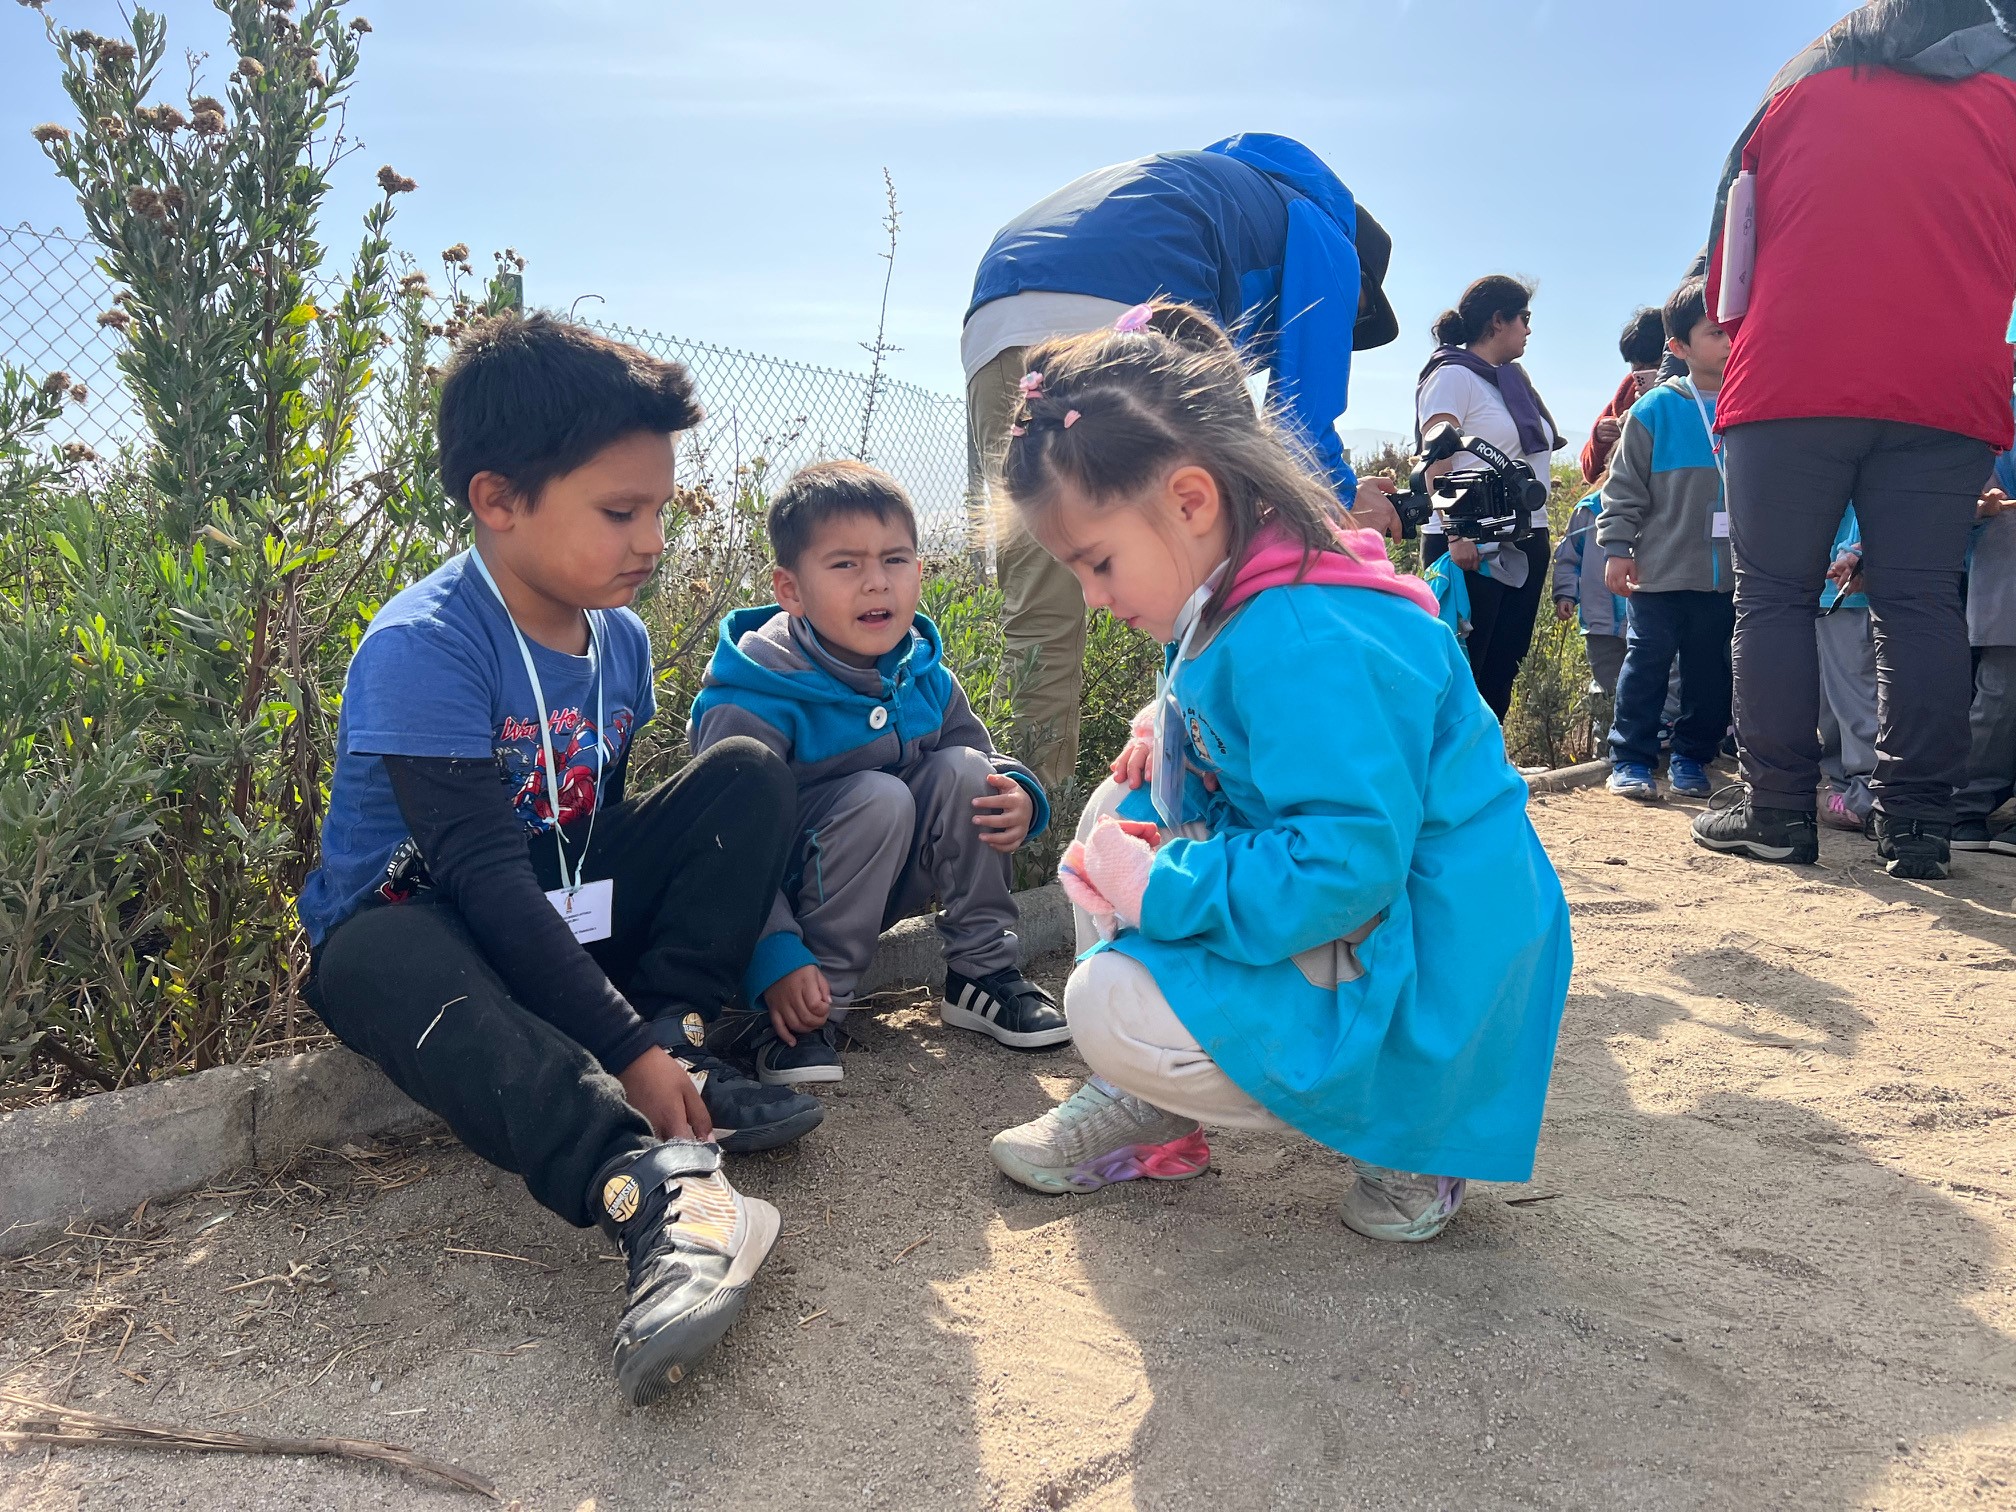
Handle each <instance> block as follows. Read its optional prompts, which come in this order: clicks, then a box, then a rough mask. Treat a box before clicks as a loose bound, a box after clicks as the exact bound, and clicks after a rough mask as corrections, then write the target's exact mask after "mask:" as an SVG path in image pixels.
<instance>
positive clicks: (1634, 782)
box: [1603, 761, 1659, 803]
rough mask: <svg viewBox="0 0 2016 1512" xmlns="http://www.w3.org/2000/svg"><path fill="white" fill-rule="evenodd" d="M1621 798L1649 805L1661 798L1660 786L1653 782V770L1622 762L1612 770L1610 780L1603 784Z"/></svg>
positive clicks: (1635, 763)
mask: <svg viewBox="0 0 2016 1512" xmlns="http://www.w3.org/2000/svg"><path fill="white" fill-rule="evenodd" d="M1603 785H1604V786H1605V787H1607V788H1608V789H1610V791H1611V792H1613V793H1615V794H1616V795H1617V796H1618V797H1619V798H1636V799H1637V800H1638V801H1639V802H1640V803H1649V802H1650V801H1651V800H1652V799H1654V798H1657V797H1658V796H1659V784H1658V783H1656V782H1654V781H1653V780H1652V768H1650V767H1648V766H1643V765H1641V764H1640V763H1638V762H1635V761H1620V762H1618V763H1617V765H1615V766H1613V767H1612V768H1610V780H1609V781H1608V782H1606V783H1604V784H1603Z"/></svg>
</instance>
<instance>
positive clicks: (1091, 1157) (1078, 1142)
mask: <svg viewBox="0 0 2016 1512" xmlns="http://www.w3.org/2000/svg"><path fill="white" fill-rule="evenodd" d="M987 1153H988V1155H989V1156H991V1157H992V1158H993V1161H994V1164H996V1165H997V1166H999V1167H1000V1168H1001V1170H1002V1172H1003V1174H1005V1175H1006V1176H1008V1177H1009V1178H1010V1179H1011V1180H1014V1181H1019V1182H1021V1183H1022V1185H1024V1186H1026V1187H1030V1188H1032V1189H1033V1190H1035V1191H1038V1192H1047V1193H1049V1194H1050V1195H1052V1196H1056V1195H1058V1194H1060V1193H1063V1192H1090V1191H1094V1190H1096V1189H1097V1188H1099V1187H1102V1186H1106V1185H1107V1184H1108V1183H1110V1182H1115V1181H1132V1180H1134V1179H1135V1178H1136V1177H1139V1176H1147V1177H1151V1178H1152V1179H1154V1180H1156V1181H1181V1180H1182V1179H1183V1178H1185V1177H1186V1176H1198V1175H1201V1174H1203V1172H1204V1169H1205V1168H1206V1167H1207V1166H1209V1165H1210V1164H1211V1150H1210V1147H1209V1146H1207V1145H1206V1144H1205V1143H1204V1131H1203V1129H1202V1128H1201V1127H1199V1125H1198V1123H1197V1120H1196V1119H1194V1118H1183V1117H1181V1116H1179V1115H1177V1114H1175V1113H1167V1112H1164V1111H1163V1110H1162V1109H1160V1108H1158V1107H1156V1106H1155V1105H1154V1104H1153V1103H1150V1102H1143V1101H1142V1100H1141V1099H1140V1098H1138V1097H1135V1096H1132V1095H1131V1094H1129V1093H1126V1092H1122V1091H1121V1090H1120V1089H1119V1088H1118V1087H1115V1086H1113V1085H1112V1084H1110V1083H1108V1082H1105V1081H1102V1080H1101V1079H1100V1078H1098V1077H1096V1076H1095V1077H1093V1078H1092V1079H1091V1080H1090V1081H1088V1082H1086V1083H1085V1085H1084V1086H1082V1087H1080V1088H1079V1089H1078V1090H1077V1091H1076V1092H1073V1093H1072V1094H1071V1095H1070V1096H1069V1097H1067V1098H1065V1099H1064V1101H1063V1102H1061V1103H1059V1104H1058V1105H1057V1106H1056V1107H1054V1108H1052V1109H1051V1110H1050V1111H1049V1112H1048V1113H1045V1114H1044V1115H1043V1116H1042V1117H1041V1118H1035V1119H1031V1120H1030V1121H1029V1122H1028V1123H1025V1124H1020V1125H1018V1126H1016V1127H1015V1128H1012V1129H1003V1130H1002V1131H1001V1132H1000V1133H999V1134H996V1135H995V1136H994V1142H993V1143H992V1144H991V1145H989V1146H988V1148H987Z"/></svg>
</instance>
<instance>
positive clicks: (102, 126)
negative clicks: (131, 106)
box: [94, 115, 126, 142]
mask: <svg viewBox="0 0 2016 1512" xmlns="http://www.w3.org/2000/svg"><path fill="white" fill-rule="evenodd" d="M94 124H95V125H96V126H97V127H98V130H99V132H100V133H101V134H102V135H103V136H104V137H105V139H106V140H107V141H112V142H123V141H125V140H126V123H125V122H124V121H123V120H121V119H120V118H119V117H118V116H115V115H102V116H100V117H98V119H97V121H96V122H95V123H94Z"/></svg>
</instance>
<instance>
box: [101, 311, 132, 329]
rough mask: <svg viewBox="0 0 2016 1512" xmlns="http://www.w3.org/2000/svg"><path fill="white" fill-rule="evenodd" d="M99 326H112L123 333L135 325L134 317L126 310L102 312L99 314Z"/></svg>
mask: <svg viewBox="0 0 2016 1512" xmlns="http://www.w3.org/2000/svg"><path fill="white" fill-rule="evenodd" d="M98 324H100V325H101V326H110V327H111V328H112V329H113V330H115V331H123V330H125V329H126V327H128V326H130V325H131V324H133V317H132V316H131V315H128V314H127V313H126V312H125V311H124V310H101V311H99V313H98Z"/></svg>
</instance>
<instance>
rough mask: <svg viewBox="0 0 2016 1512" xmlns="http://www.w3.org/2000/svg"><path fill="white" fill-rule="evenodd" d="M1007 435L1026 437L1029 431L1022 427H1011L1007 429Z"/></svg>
mask: <svg viewBox="0 0 2016 1512" xmlns="http://www.w3.org/2000/svg"><path fill="white" fill-rule="evenodd" d="M1008 434H1009V435H1011V436H1026V435H1028V434H1029V429H1028V427H1027V426H1023V425H1011V426H1009V427H1008Z"/></svg>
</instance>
